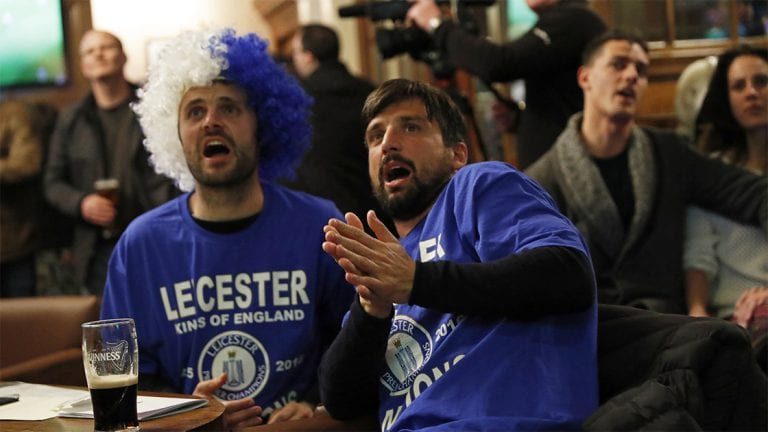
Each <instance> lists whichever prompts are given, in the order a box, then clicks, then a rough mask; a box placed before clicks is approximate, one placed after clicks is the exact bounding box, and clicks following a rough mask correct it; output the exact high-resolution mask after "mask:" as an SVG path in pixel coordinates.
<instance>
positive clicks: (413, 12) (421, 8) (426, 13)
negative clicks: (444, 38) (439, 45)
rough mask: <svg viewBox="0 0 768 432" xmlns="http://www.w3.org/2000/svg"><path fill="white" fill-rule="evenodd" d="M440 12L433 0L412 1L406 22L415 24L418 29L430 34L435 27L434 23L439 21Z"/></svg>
mask: <svg viewBox="0 0 768 432" xmlns="http://www.w3.org/2000/svg"><path fill="white" fill-rule="evenodd" d="M441 16H442V12H441V11H440V7H439V6H438V5H437V3H435V0H413V5H412V6H411V8H410V9H408V14H407V15H406V18H407V21H410V22H413V23H416V25H417V26H419V28H421V29H422V30H424V31H425V32H427V33H429V34H432V33H434V32H435V28H437V26H435V25H434V23H435V22H439V21H440V17H441Z"/></svg>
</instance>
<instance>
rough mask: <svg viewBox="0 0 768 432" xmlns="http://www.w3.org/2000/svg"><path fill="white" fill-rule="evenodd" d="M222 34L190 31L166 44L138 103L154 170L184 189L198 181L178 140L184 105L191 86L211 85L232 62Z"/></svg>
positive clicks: (138, 113)
mask: <svg viewBox="0 0 768 432" xmlns="http://www.w3.org/2000/svg"><path fill="white" fill-rule="evenodd" d="M222 34H223V30H220V31H214V30H206V31H188V32H184V33H181V34H180V35H178V36H176V37H175V38H173V39H172V40H170V41H168V42H167V43H166V44H164V45H163V47H162V49H161V51H160V53H159V54H158V57H157V58H156V59H155V61H154V62H153V63H152V65H151V66H150V67H149V74H148V80H147V84H146V85H145V86H144V87H143V88H142V89H140V90H139V92H138V96H139V101H138V102H137V103H135V104H134V105H133V110H134V111H135V112H136V114H137V115H138V117H139V122H140V123H141V127H142V128H143V130H144V135H145V139H144V146H145V147H146V148H147V150H148V151H149V152H150V162H151V163H152V165H153V166H154V168H155V171H157V172H158V173H159V174H163V175H165V176H168V177H170V178H171V179H173V180H175V182H176V185H177V186H178V187H179V189H181V190H183V191H190V190H192V189H193V188H194V186H195V180H194V178H193V177H192V173H191V172H190V171H189V167H188V166H187V162H186V160H185V158H184V151H183V149H182V145H181V141H180V140H179V133H178V118H179V104H180V103H181V98H182V97H183V96H184V94H185V93H186V91H187V90H189V89H190V88H191V87H198V86H205V85H210V84H211V83H212V82H213V80H214V79H215V78H217V77H218V76H220V74H221V71H222V69H224V68H226V67H227V65H226V59H225V57H224V53H225V52H226V50H227V46H226V45H225V44H223V43H221V36H222Z"/></svg>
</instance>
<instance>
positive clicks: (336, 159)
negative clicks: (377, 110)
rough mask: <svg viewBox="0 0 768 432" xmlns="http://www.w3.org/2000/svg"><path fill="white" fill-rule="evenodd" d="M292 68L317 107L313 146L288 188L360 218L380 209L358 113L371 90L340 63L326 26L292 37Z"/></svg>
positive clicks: (332, 34)
mask: <svg viewBox="0 0 768 432" xmlns="http://www.w3.org/2000/svg"><path fill="white" fill-rule="evenodd" d="M292 43H293V47H292V48H293V52H292V57H293V67H294V69H295V71H296V74H297V75H298V76H299V78H300V79H301V84H302V86H303V87H304V89H305V90H306V91H307V93H309V94H310V96H312V98H313V99H314V101H315V103H314V106H313V109H312V128H313V138H312V147H310V149H309V150H308V151H307V153H306V154H305V155H304V159H303V160H302V162H301V165H300V166H299V168H298V170H297V171H296V173H297V178H296V180H295V181H294V182H291V183H288V186H290V187H292V188H294V189H298V190H302V191H305V192H309V193H311V194H313V195H317V196H321V197H323V198H328V199H330V200H332V201H333V202H334V203H335V204H336V206H337V207H338V208H339V210H341V211H342V212H348V211H351V212H353V213H355V214H356V215H358V216H359V217H360V218H364V217H365V213H366V212H367V211H368V210H371V209H374V210H378V209H379V206H378V203H377V202H376V200H375V199H374V198H373V192H372V191H371V180H370V178H369V177H368V152H367V150H366V148H365V144H364V142H363V131H364V125H363V124H362V123H361V120H360V111H361V110H362V108H363V103H364V102H365V98H366V97H367V96H368V94H369V93H370V92H371V91H372V90H373V88H374V87H373V85H372V84H371V83H369V82H368V81H365V80H363V79H361V78H358V77H355V76H353V75H352V74H350V73H349V71H348V70H347V68H346V66H345V65H344V64H343V63H342V62H341V61H339V38H338V36H337V34H336V32H335V31H334V30H333V29H331V28H329V27H326V26H324V25H320V24H307V25H304V26H302V27H301V28H300V29H299V30H298V32H297V34H296V35H295V36H294V38H293V41H292Z"/></svg>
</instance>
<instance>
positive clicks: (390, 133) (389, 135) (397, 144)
mask: <svg viewBox="0 0 768 432" xmlns="http://www.w3.org/2000/svg"><path fill="white" fill-rule="evenodd" d="M400 150H402V144H401V141H400V137H399V134H398V133H397V131H396V130H395V128H392V127H390V128H387V130H386V131H384V137H383V138H382V139H381V151H382V152H384V153H387V152H392V151H400Z"/></svg>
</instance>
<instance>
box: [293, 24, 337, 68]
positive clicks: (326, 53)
mask: <svg viewBox="0 0 768 432" xmlns="http://www.w3.org/2000/svg"><path fill="white" fill-rule="evenodd" d="M301 45H302V46H303V47H304V50H306V51H309V52H311V53H312V55H314V56H315V58H316V59H317V61H319V62H320V63H325V62H326V61H329V60H337V59H338V58H339V37H338V35H337V34H336V31H334V30H333V29H332V28H330V27H327V26H324V25H322V24H307V25H304V26H302V27H301Z"/></svg>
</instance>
